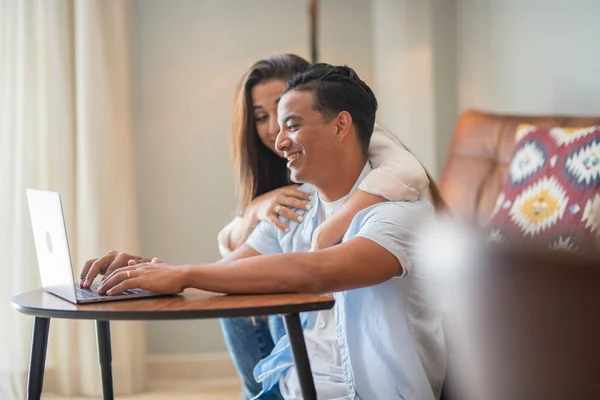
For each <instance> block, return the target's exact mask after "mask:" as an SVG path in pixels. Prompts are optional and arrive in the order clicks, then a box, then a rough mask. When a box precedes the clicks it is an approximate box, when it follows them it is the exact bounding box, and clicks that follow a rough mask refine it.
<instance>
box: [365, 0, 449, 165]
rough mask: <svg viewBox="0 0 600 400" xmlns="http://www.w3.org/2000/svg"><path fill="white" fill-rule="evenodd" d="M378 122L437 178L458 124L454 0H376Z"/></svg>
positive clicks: (374, 60)
mask: <svg viewBox="0 0 600 400" xmlns="http://www.w3.org/2000/svg"><path fill="white" fill-rule="evenodd" d="M372 9H373V11H372V18H373V70H374V74H375V85H374V87H375V94H376V95H377V97H378V99H379V105H380V108H379V114H378V120H379V121H380V123H382V124H383V126H385V127H386V128H388V129H389V130H391V131H392V132H393V133H395V134H396V135H397V136H398V137H399V138H400V139H402V140H403V141H404V143H405V144H406V145H407V146H408V147H409V148H410V149H411V150H412V152H413V153H414V154H415V155H416V156H417V157H418V158H419V160H420V161H421V162H422V163H423V165H425V166H426V167H427V168H428V170H429V171H430V172H431V174H432V175H433V176H434V177H436V176H437V175H438V171H439V168H440V166H441V165H442V161H443V159H444V157H445V154H446V151H447V147H448V143H449V141H450V137H451V134H452V126H453V125H454V122H455V120H456V116H457V107H456V85H455V82H456V52H455V50H454V49H455V47H456V22H455V20H456V6H455V1H454V0H444V1H440V0H373V2H372Z"/></svg>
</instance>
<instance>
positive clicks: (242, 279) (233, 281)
mask: <svg viewBox="0 0 600 400" xmlns="http://www.w3.org/2000/svg"><path fill="white" fill-rule="evenodd" d="M236 253H238V251H236V252H234V253H232V256H233V257H230V258H227V259H224V260H221V261H219V262H218V263H216V264H210V265H199V266H185V267H183V274H182V275H183V277H182V279H183V280H184V282H183V286H184V287H195V288H199V289H203V290H208V291H212V292H219V293H231V294H242V293H245V294H250V293H327V292H335V291H341V290H348V289H354V288H359V287H364V286H371V285H376V284H378V283H381V282H384V281H386V280H388V279H391V278H392V277H394V276H397V275H401V274H402V266H401V265H400V262H399V261H398V259H397V258H396V257H395V256H394V255H393V254H392V253H390V252H389V251H388V250H386V249H385V248H384V247H382V246H380V245H379V244H377V243H375V242H373V241H371V240H369V239H366V238H362V237H359V238H355V239H352V240H350V241H348V242H346V243H343V244H340V245H338V246H335V247H332V248H328V249H325V250H321V251H317V252H310V253H285V254H273V255H264V256H261V257H252V256H251V255H256V254H257V252H256V251H255V250H253V249H252V248H251V247H250V246H247V245H245V246H242V247H241V248H240V252H239V253H238V256H235V254H236ZM243 256H246V257H243Z"/></svg>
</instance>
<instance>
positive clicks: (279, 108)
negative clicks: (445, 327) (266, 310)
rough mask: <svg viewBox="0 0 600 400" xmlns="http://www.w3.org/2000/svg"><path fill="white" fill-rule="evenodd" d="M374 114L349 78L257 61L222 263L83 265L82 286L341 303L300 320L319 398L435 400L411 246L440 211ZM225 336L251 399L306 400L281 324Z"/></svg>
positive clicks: (430, 339)
mask: <svg viewBox="0 0 600 400" xmlns="http://www.w3.org/2000/svg"><path fill="white" fill-rule="evenodd" d="M376 110H377V101H376V99H375V96H374V95H373V92H372V91H371V89H370V88H369V87H368V86H367V85H366V84H365V83H364V82H363V81H362V80H361V79H360V78H359V77H358V75H357V74H356V73H355V72H354V71H353V70H352V69H351V68H348V67H335V66H331V65H326V64H317V65H313V66H310V65H309V64H308V63H307V62H306V61H304V60H302V59H301V58H299V57H297V56H294V55H287V54H286V55H278V56H274V57H270V58H267V59H264V60H261V61H259V62H257V63H256V64H255V65H253V66H252V68H251V69H250V70H249V71H248V73H247V74H246V75H245V77H244V80H243V82H242V84H241V86H240V89H239V94H238V97H237V100H236V114H235V126H234V135H233V139H234V141H233V151H234V155H235V160H236V165H237V168H238V172H239V176H240V183H241V185H240V187H241V191H240V193H241V196H240V198H241V199H240V211H239V215H238V217H236V218H235V219H234V220H233V221H232V222H231V223H230V224H229V225H227V226H226V227H225V228H224V229H223V230H222V231H221V232H220V233H219V246H220V248H221V251H222V252H223V253H224V258H223V259H222V260H221V261H219V262H217V263H214V264H189V265H180V266H179V265H169V264H165V263H162V262H160V261H159V260H156V259H153V260H150V259H147V258H144V257H138V256H134V255H130V254H127V253H118V252H109V253H107V254H106V255H104V256H103V257H100V258H98V259H93V260H90V261H88V262H87V263H86V264H85V265H84V268H83V270H82V275H81V276H82V284H83V285H84V286H88V285H89V284H90V283H91V281H92V280H93V279H94V278H95V277H96V276H97V275H98V274H99V273H105V274H107V277H106V278H105V279H104V281H103V284H102V286H101V288H100V292H101V293H102V292H106V293H108V294H114V293H118V292H121V291H123V290H126V289H128V288H137V287H141V288H144V289H147V290H152V291H155V292H159V293H178V292H180V291H182V290H183V289H185V288H186V287H196V288H200V289H204V290H209V291H214V292H222V293H289V292H311V293H333V295H334V297H335V300H336V303H335V307H334V309H333V310H328V311H320V312H313V313H306V314H303V315H302V319H303V326H304V334H305V340H306V344H307V351H308V355H309V358H310V361H311V368H312V372H313V377H314V381H315V387H316V389H317V395H318V398H319V399H363V400H371V399H373V400H377V399H381V400H388V399H436V398H439V395H440V391H441V385H442V382H443V378H444V375H445V348H444V337H443V331H442V327H441V314H440V313H439V312H438V307H437V305H436V304H432V302H431V299H430V297H429V293H428V291H427V286H428V285H429V282H428V281H429V278H428V277H427V274H426V273H425V272H422V271H419V269H418V268H417V267H416V266H413V264H414V260H415V258H416V257H418V254H416V252H415V250H414V247H413V242H414V238H415V236H416V233H415V229H416V227H417V226H418V225H420V224H423V223H426V222H427V221H429V220H430V219H431V218H432V217H433V207H432V205H431V203H430V202H429V200H428V199H427V193H425V192H426V191H427V190H428V189H429V192H430V194H431V196H432V197H433V201H434V203H439V202H441V200H440V199H439V195H438V192H437V190H436V188H435V186H434V185H433V182H432V181H430V180H429V179H428V175H427V174H426V172H425V170H424V169H423V167H422V166H421V165H420V163H419V162H418V161H417V160H416V159H415V158H414V157H413V156H412V155H411V154H410V153H409V152H408V151H407V150H406V149H405V148H404V147H403V146H402V145H401V143H399V141H398V140H397V139H395V138H394V136H392V135H390V134H388V133H386V132H384V131H383V130H382V129H380V128H378V127H376V126H375V113H376ZM374 126H375V131H374ZM292 182H297V183H303V185H302V186H297V185H291V183H292ZM338 243H339V244H338ZM150 261H152V262H150ZM222 326H223V330H224V334H225V338H226V342H227V344H228V346H229V349H230V352H231V354H232V357H233V359H234V361H235V363H236V367H237V368H238V371H239V373H240V375H241V377H242V381H243V384H244V389H245V395H246V397H248V398H250V397H255V398H258V399H280V398H284V399H301V392H300V385H299V382H298V379H297V376H296V371H295V369H294V365H293V362H292V355H291V349H290V346H289V340H288V338H287V336H286V334H285V330H284V329H283V324H282V322H281V318H279V317H277V318H271V319H270V320H269V321H267V320H265V319H263V318H260V317H256V318H235V319H227V320H223V321H222Z"/></svg>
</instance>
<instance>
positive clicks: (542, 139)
mask: <svg viewBox="0 0 600 400" xmlns="http://www.w3.org/2000/svg"><path fill="white" fill-rule="evenodd" d="M515 140H516V149H515V152H514V154H513V157H512V160H511V163H510V167H509V173H508V182H507V183H506V186H505V187H504V189H503V190H502V192H501V193H500V195H499V196H498V200H497V201H496V206H495V208H494V211H493V212H492V217H491V220H490V223H489V228H490V232H491V233H490V235H491V239H492V240H493V241H497V242H500V243H511V244H520V245H522V244H527V245H540V246H543V247H550V248H553V249H563V250H570V251H578V250H580V251H583V250H587V249H589V248H591V247H595V246H597V244H598V243H599V241H598V238H599V237H600V126H592V127H587V128H541V127H537V126H534V125H519V127H518V128H517V132H516V137H515Z"/></svg>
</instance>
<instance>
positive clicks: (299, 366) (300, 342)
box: [284, 313, 317, 400]
mask: <svg viewBox="0 0 600 400" xmlns="http://www.w3.org/2000/svg"><path fill="white" fill-rule="evenodd" d="M284 318H285V329H286V330H287V334H288V336H289V337H290V344H291V345H292V353H293V355H294V363H295V364H296V371H298V381H299V382H300V389H301V390H302V399H304V400H317V392H316V391H315V383H314V381H313V377H312V372H311V371H310V363H309V361H308V354H307V353H306V343H305V342H304V334H303V333H302V325H301V324H300V316H299V315H298V314H297V313H295V314H289V315H286V316H284Z"/></svg>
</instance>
